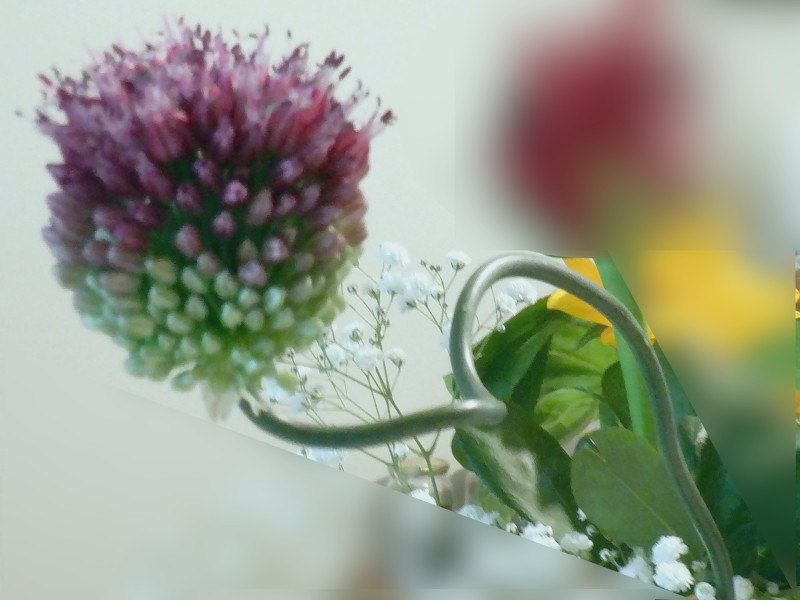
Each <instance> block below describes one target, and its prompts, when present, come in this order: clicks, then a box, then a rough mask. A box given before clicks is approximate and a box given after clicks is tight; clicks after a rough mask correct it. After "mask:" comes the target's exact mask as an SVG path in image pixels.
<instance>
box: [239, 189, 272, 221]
mask: <svg viewBox="0 0 800 600" xmlns="http://www.w3.org/2000/svg"><path fill="white" fill-rule="evenodd" d="M271 214H272V194H271V193H270V191H269V190H268V189H267V188H264V189H263V190H261V191H260V192H258V193H257V194H256V195H255V198H253V200H252V201H251V202H250V206H249V207H248V208H247V217H246V218H245V222H246V223H247V224H248V225H255V226H257V225H263V224H264V223H266V222H267V221H268V220H269V217H270V215H271Z"/></svg>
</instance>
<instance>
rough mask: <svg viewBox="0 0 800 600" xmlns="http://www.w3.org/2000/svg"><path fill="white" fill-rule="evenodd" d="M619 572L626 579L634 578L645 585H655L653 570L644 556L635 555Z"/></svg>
mask: <svg viewBox="0 0 800 600" xmlns="http://www.w3.org/2000/svg"><path fill="white" fill-rule="evenodd" d="M619 572H620V573H621V574H623V575H625V576H626V577H632V578H633V579H638V580H639V581H643V582H645V583H653V568H652V567H651V566H650V564H649V563H648V562H647V560H646V559H645V558H644V557H643V556H639V555H638V554H637V555H634V556H632V557H631V558H630V560H628V562H627V563H625V565H624V566H623V567H622V568H620V570H619Z"/></svg>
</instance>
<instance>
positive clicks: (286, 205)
mask: <svg viewBox="0 0 800 600" xmlns="http://www.w3.org/2000/svg"><path fill="white" fill-rule="evenodd" d="M296 206H297V198H296V197H295V196H294V195H292V194H281V195H280V196H278V202H277V203H276V204H275V216H276V217H285V216H286V215H288V214H289V213H291V212H292V211H293V210H294V209H295V207H296Z"/></svg>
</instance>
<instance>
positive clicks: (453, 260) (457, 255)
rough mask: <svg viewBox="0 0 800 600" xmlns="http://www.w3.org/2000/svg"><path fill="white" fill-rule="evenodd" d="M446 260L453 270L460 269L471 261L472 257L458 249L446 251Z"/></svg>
mask: <svg viewBox="0 0 800 600" xmlns="http://www.w3.org/2000/svg"><path fill="white" fill-rule="evenodd" d="M447 260H448V261H449V262H450V266H451V267H452V269H453V270H454V271H460V270H461V269H463V268H464V267H466V266H467V265H468V264H470V263H471V262H472V259H471V258H470V257H469V256H468V255H467V254H465V253H464V252H460V251H458V250H453V251H451V252H448V253H447Z"/></svg>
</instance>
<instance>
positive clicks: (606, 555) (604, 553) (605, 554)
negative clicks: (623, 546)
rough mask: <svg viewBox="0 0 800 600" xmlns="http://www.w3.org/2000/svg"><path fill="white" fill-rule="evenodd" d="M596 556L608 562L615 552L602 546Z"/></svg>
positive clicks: (614, 556)
mask: <svg viewBox="0 0 800 600" xmlns="http://www.w3.org/2000/svg"><path fill="white" fill-rule="evenodd" d="M598 556H599V558H600V561H601V562H605V563H610V562H612V561H613V560H614V559H615V558H616V557H617V553H616V551H614V550H611V549H610V548H602V549H601V550H600V553H599V554H598Z"/></svg>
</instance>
